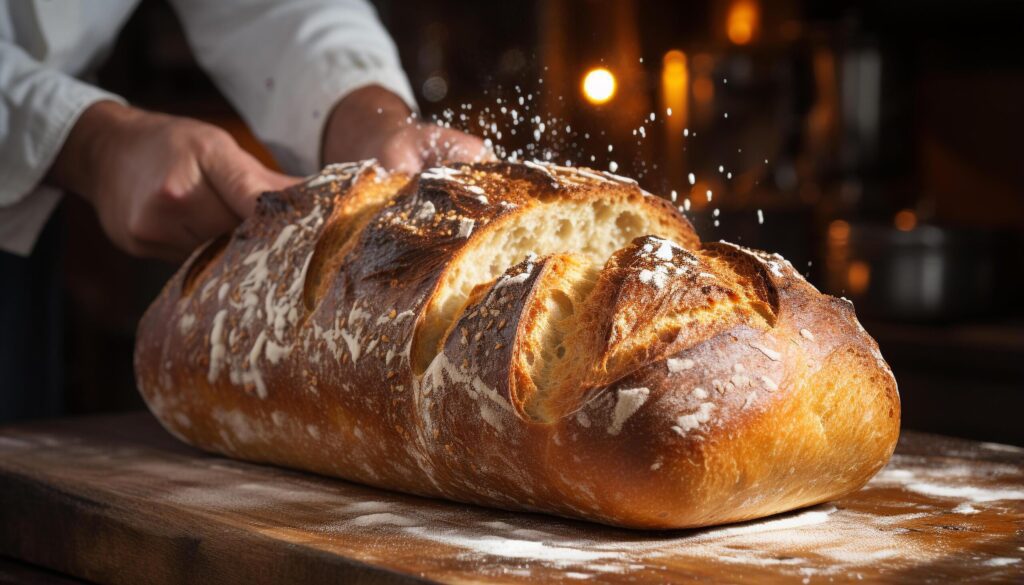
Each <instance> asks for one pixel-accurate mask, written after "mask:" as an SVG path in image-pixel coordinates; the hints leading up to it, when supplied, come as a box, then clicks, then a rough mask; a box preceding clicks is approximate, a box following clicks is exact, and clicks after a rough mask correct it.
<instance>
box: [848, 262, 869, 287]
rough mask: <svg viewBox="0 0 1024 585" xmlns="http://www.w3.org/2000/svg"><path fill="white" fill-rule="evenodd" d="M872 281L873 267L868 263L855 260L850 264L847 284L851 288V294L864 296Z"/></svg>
mask: <svg viewBox="0 0 1024 585" xmlns="http://www.w3.org/2000/svg"><path fill="white" fill-rule="evenodd" d="M870 281H871V267H870V266H868V264H867V263H866V262H861V261H860V260H855V261H853V262H850V266H849V268H847V269H846V284H847V286H849V287H850V293H851V294H854V295H860V294H863V293H864V291H866V290H867V289H868V283H869V282H870Z"/></svg>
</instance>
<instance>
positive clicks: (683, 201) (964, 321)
mask: <svg viewBox="0 0 1024 585" xmlns="http://www.w3.org/2000/svg"><path fill="white" fill-rule="evenodd" d="M376 4H377V7H378V10H379V11H380V14H381V17H382V19H383V21H384V23H385V24H386V25H387V27H388V28H389V30H390V31H391V34H392V36H393V37H394V38H395V41H396V43H397V44H398V46H399V50H400V53H401V56H402V60H403V63H404V65H405V68H406V71H407V72H408V75H409V77H410V80H411V82H412V84H413V87H414V89H415V90H416V92H417V98H418V99H419V101H420V106H421V110H422V115H423V116H424V117H426V118H431V119H437V120H439V121H440V122H442V123H446V124H450V125H452V126H455V127H459V128H463V129H468V130H470V131H471V132H474V133H476V134H480V135H482V136H485V137H487V138H490V139H491V140H492V142H493V143H494V144H495V146H496V147H497V149H498V150H499V152H500V153H501V154H503V155H504V156H507V157H510V158H515V159H524V158H526V159H533V158H538V159H546V160H551V161H554V162H558V163H561V164H565V163H566V162H569V163H571V164H580V165H586V166H593V167H595V168H600V169H607V170H614V171H615V172H617V173H619V174H623V175H629V176H633V177H636V178H638V179H639V181H640V183H641V185H642V186H643V187H645V188H646V189H648V190H650V191H652V192H654V193H657V194H659V195H662V196H664V197H668V198H670V199H672V200H673V201H674V202H675V203H676V204H677V205H679V206H681V207H682V208H683V209H684V210H685V212H686V213H687V215H688V216H689V217H690V218H691V219H692V220H693V222H694V224H695V226H696V227H697V228H698V231H699V232H700V234H701V236H702V237H703V238H704V239H707V240H718V239H726V240H730V241H735V242H738V243H741V244H745V245H749V246H753V247H758V248H764V249H767V250H770V251H778V252H780V253H782V254H783V255H784V256H786V258H788V259H789V260H790V261H791V262H792V263H793V265H794V266H795V267H796V268H797V269H798V270H800V271H802V272H804V273H805V274H806V275H807V276H808V278H809V279H810V281H811V282H812V283H814V284H815V285H817V286H818V287H819V288H821V289H822V290H823V291H826V292H829V293H831V294H834V295H837V296H846V297H848V298H849V299H851V300H852V301H853V302H854V303H855V305H856V309H857V313H858V315H859V316H860V318H861V320H862V321H863V323H864V326H865V327H866V328H867V330H868V331H869V332H870V333H871V334H872V335H874V336H875V337H876V339H877V340H878V342H879V344H880V345H881V349H882V352H883V354H884V355H885V357H886V358H887V359H888V360H889V362H890V363H891V365H892V367H893V370H894V371H895V374H896V378H897V380H898V382H899V387H900V391H901V395H902V399H903V415H904V426H905V427H906V428H913V429H918V430H925V431H932V432H939V433H945V434H950V435H958V436H964V437H972V438H978V439H984V440H992V441H1002V442H1010V443H1016V444H1021V445H1024V424H1022V423H1021V413H1022V412H1024V309H1022V307H1024V303H1022V302H1021V301H1020V300H1019V297H1020V295H1021V291H1022V290H1024V286H1022V285H1024V282H1022V280H1024V278H1022V275H1024V160H1022V158H1024V157H1022V155H1024V148H1022V147H1021V141H1022V140H1024V115H1022V114H1024V112H1022V109H1024V106H1022V104H1024V50H1022V48H1021V47H1022V45H1021V33H1022V28H1021V23H1022V22H1024V3H1021V2H995V1H987V0H970V1H968V0H950V1H925V0H903V1H892V2H884V3H877V4H875V3H854V2H841V1H840V2H827V3H826V2H810V1H802V2H801V1H767V0H704V1H693V2H690V1H651V0H648V1H644V2H640V1H638V0H635V1H631V0H622V1H613V0H546V1H539V0H538V1H535V2H473V3H468V2H456V1H454V0H420V1H418V2H398V1H397V0H381V1H379V2H377V3H376ZM99 81H100V83H101V84H102V85H104V86H105V87H107V88H109V89H111V90H113V91H115V92H118V93H120V94H121V95H123V96H125V97H126V98H128V99H129V100H130V101H131V102H133V103H135V104H136V105H139V106H142V107H147V108H151V109H156V110H162V111H167V112H171V113H175V114H180V115H187V116H193V117H197V118H201V119H204V120H206V121H210V122H213V123H215V124H218V125H220V126H222V127H224V128H226V129H227V130H228V131H230V132H231V133H232V134H234V135H235V137H236V138H237V139H238V140H239V141H240V142H241V143H242V144H243V145H244V146H245V147H246V148H248V149H250V150H251V151H253V152H254V153H256V154H257V155H258V156H259V157H261V158H262V159H263V160H264V161H267V162H272V160H271V158H270V157H269V155H267V154H266V152H265V151H264V150H263V149H262V147H261V146H260V144H259V143H258V142H257V141H256V140H255V139H254V138H253V137H252V136H251V134H249V132H248V131H247V129H246V128H245V125H244V123H243V122H242V121H241V120H240V119H239V118H238V116H237V114H235V112H234V111H233V110H232V108H231V106H230V105H229V104H228V103H227V102H226V101H225V100H224V98H223V97H222V96H221V95H220V94H219V93H218V92H217V90H216V88H215V87H214V86H213V84H212V83H211V82H210V81H209V79H208V78H207V77H206V76H205V75H204V74H203V72H202V71H201V70H200V69H199V68H198V67H197V65H196V63H195V61H194V59H193V58H192V56H191V54H190V52H189V49H188V46H187V44H186V42H185V39H184V36H183V34H182V31H181V28H180V26H179V24H178V23H177V20H176V18H175V16H174V13H173V12H172V10H171V9H170V7H169V6H168V5H166V4H164V3H163V2H161V1H159V0H143V2H142V4H141V6H140V8H139V10H138V11H137V12H136V13H135V15H134V16H133V17H132V18H131V20H130V21H129V22H128V24H127V26H126V27H125V28H124V30H123V32H122V34H121V36H120V39H119V41H118V44H117V46H116V49H115V50H114V52H113V54H112V55H111V57H110V60H109V61H108V62H107V64H106V66H105V67H104V68H103V70H102V71H101V74H100V77H99ZM49 229H53V230H61V231H62V232H63V235H62V237H60V238H57V239H56V240H54V243H53V244H52V247H53V248H54V249H52V250H42V251H40V252H39V253H52V254H54V255H58V256H62V262H63V271H62V275H61V277H60V280H61V282H60V284H61V286H60V287H57V288H55V289H54V290H57V291H58V292H57V293H56V296H54V298H52V299H49V300H47V301H46V302H51V303H53V304H54V306H56V307H59V308H60V309H61V312H60V313H59V314H60V315H61V317H60V319H61V320H62V322H63V323H62V325H63V326H62V327H59V329H62V330H63V344H61V345H60V346H59V347H54V348H53V351H55V352H62V353H63V363H65V364H66V367H65V368H64V370H63V371H59V372H44V373H41V374H40V380H39V384H40V387H41V388H42V387H44V386H47V387H50V388H51V389H52V391H53V395H54V397H55V398H54V400H58V401H62V402H63V405H64V408H65V410H66V411H67V412H69V413H91V412H109V411H116V410H128V409H137V408H142V406H143V405H142V402H141V400H140V399H139V398H138V395H137V393H136V391H135V386H134V381H133V373H132V362H131V356H132V347H133V336H134V329H135V325H136V323H137V321H138V318H139V316H140V315H141V314H142V312H143V311H144V310H145V308H146V306H147V305H148V303H149V302H150V301H151V300H152V299H153V298H154V297H155V295H156V294H157V292H158V291H159V289H160V287H161V286H162V284H163V282H164V281H165V280H166V279H167V278H168V277H169V275H170V274H171V272H172V271H173V267H169V266H166V265H162V264H160V263H156V262H145V261H140V260H135V259H131V258H129V257H127V256H125V255H123V254H121V253H119V252H118V251H117V250H115V249H114V247H113V246H112V245H111V244H109V243H108V242H107V241H106V240H105V238H104V236H103V234H102V232H101V231H100V228H99V226H98V223H97V221H96V219H95V216H94V214H93V212H92V210H91V208H89V207H88V206H87V205H86V204H84V203H82V202H81V201H80V200H78V199H76V198H73V197H68V198H66V199H65V201H64V203H63V204H62V208H61V211H60V216H59V221H58V222H55V223H54V224H53V225H51V226H50V228H49ZM41 302H42V301H41Z"/></svg>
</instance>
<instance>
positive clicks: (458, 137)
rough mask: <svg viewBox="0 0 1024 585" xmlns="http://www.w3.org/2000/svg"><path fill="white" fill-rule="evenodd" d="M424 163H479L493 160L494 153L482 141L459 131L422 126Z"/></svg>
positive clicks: (421, 141) (421, 140) (421, 136)
mask: <svg viewBox="0 0 1024 585" xmlns="http://www.w3.org/2000/svg"><path fill="white" fill-rule="evenodd" d="M419 142H420V146H421V149H422V151H423V159H424V163H425V164H428V165H436V164H442V163H445V162H481V161H487V160H494V159H495V157H494V152H493V151H492V150H491V149H490V148H489V147H488V146H487V145H486V144H485V143H484V141H483V140H481V139H479V138H477V137H476V136H473V135H472V134H466V133H465V132H460V131H459V130H454V129H451V128H443V127H441V126H435V125H424V126H422V127H421V130H420V140H419Z"/></svg>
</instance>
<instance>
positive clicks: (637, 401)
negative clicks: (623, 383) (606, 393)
mask: <svg viewBox="0 0 1024 585" xmlns="http://www.w3.org/2000/svg"><path fill="white" fill-rule="evenodd" d="M650 394H651V391H650V389H648V388H643V387H641V388H625V389H621V390H619V391H618V392H617V393H616V396H617V397H618V399H617V400H616V402H615V411H614V412H612V422H611V424H610V425H608V434H610V435H617V434H619V432H620V431H622V425H623V424H624V423H625V422H626V421H627V420H628V419H629V417H631V416H633V414H634V413H635V412H636V411H637V410H639V409H640V407H641V406H643V404H644V402H647V397H648V396H650Z"/></svg>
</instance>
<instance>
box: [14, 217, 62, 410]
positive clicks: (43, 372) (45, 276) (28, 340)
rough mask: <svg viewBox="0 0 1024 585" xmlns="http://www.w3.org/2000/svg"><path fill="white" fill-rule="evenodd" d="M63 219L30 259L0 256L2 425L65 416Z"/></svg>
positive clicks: (52, 222)
mask: <svg viewBox="0 0 1024 585" xmlns="http://www.w3.org/2000/svg"><path fill="white" fill-rule="evenodd" d="M62 218H63V213H62V212H61V211H60V210H59V208H58V211H57V212H55V213H53V214H51V216H50V219H49V221H48V222H47V224H46V227H45V228H44V229H43V232H42V234H40V236H39V240H38V241H37V242H36V245H35V248H34V249H33V250H32V255H31V256H29V257H28V258H23V257H21V256H16V255H14V254H9V253H7V252H2V251H0V422H8V421H13V420H21V419H28V418H40V417H52V416H58V415H60V414H62V413H63V412H64V404H65V401H64V391H63V388H64V384H63V354H64V335H63V329H64V327H63V321H64V312H63V309H62V305H63V303H62V297H63V287H62V284H63V283H62V278H61V274H62V271H61V257H62V256H63V254H62V249H63V232H64V230H63V219H62Z"/></svg>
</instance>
